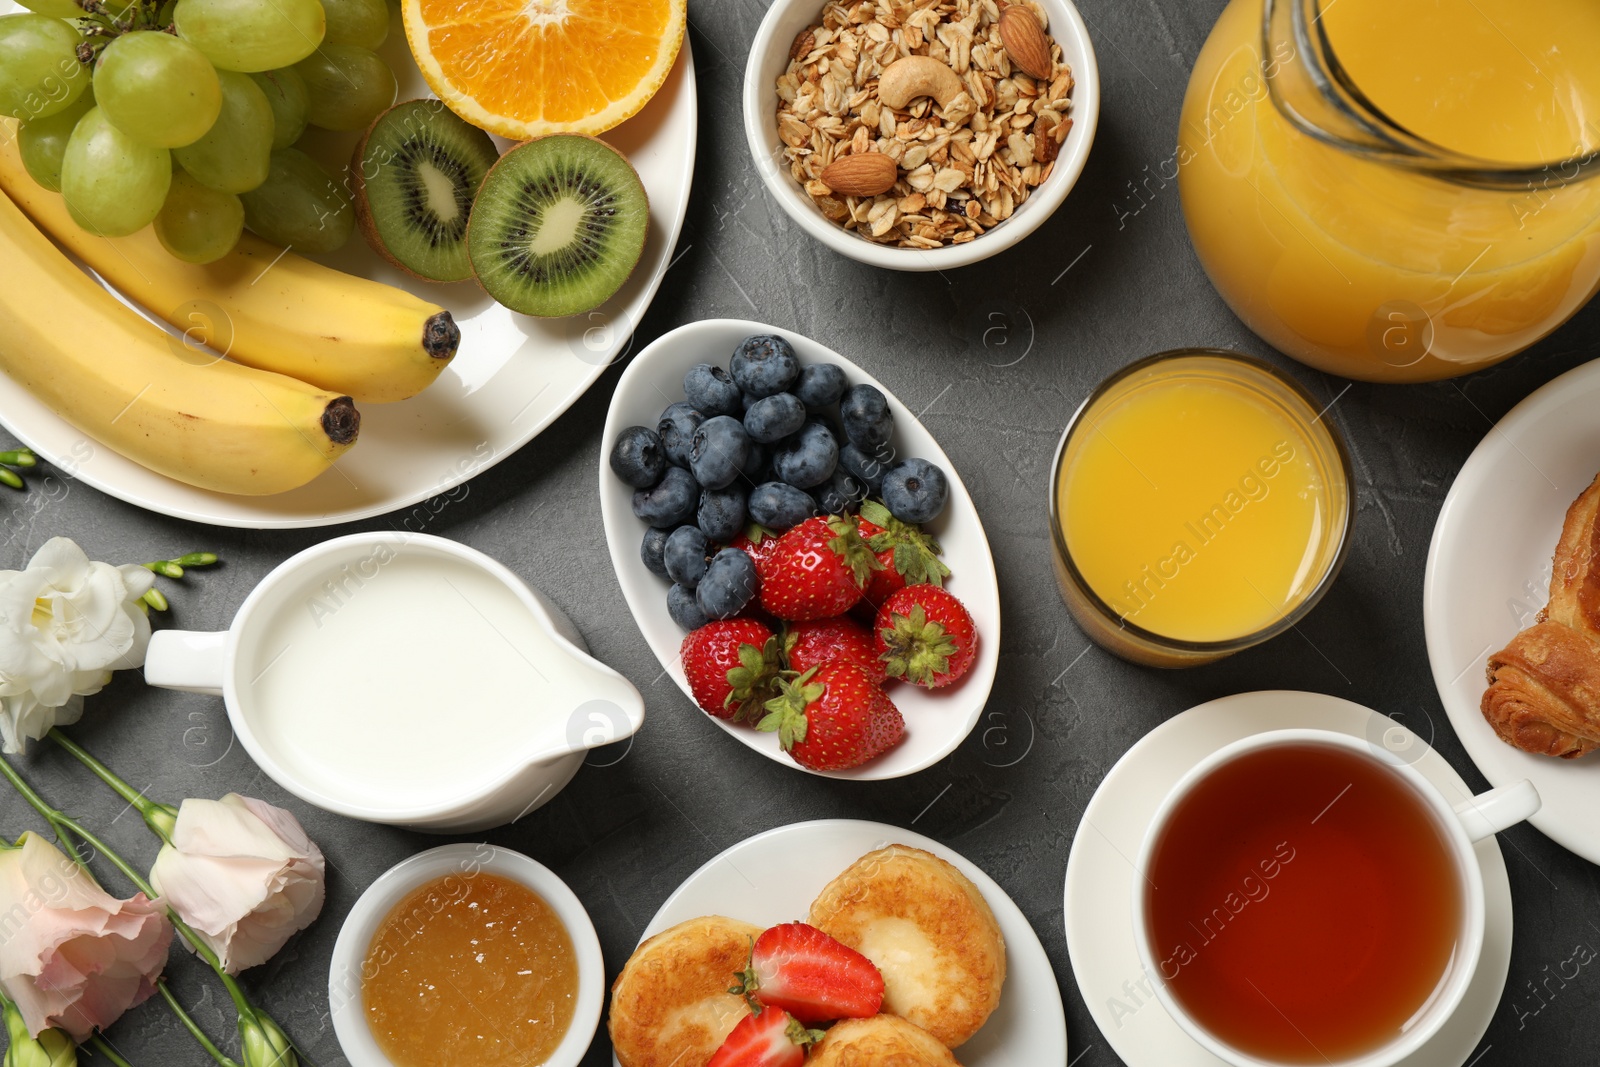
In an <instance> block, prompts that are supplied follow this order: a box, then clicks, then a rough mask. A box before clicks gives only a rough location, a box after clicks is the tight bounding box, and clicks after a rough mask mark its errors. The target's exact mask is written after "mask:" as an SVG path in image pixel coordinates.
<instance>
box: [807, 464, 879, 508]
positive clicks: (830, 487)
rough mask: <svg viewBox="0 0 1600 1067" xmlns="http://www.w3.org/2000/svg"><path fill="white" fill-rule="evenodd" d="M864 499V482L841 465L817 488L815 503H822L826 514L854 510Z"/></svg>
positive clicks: (865, 493) (865, 489) (865, 492)
mask: <svg viewBox="0 0 1600 1067" xmlns="http://www.w3.org/2000/svg"><path fill="white" fill-rule="evenodd" d="M865 499H867V486H866V483H865V482H863V481H862V480H861V479H860V478H857V477H856V476H855V475H853V474H851V473H850V472H849V471H847V470H845V469H844V468H843V467H838V468H835V469H834V472H833V477H832V478H829V479H828V480H827V481H826V482H825V483H823V485H822V487H821V488H820V489H818V490H817V503H819V504H821V505H822V510H823V513H824V514H827V515H844V514H846V513H849V512H854V511H855V510H856V509H857V508H859V507H860V506H861V502H862V501H863V500H865Z"/></svg>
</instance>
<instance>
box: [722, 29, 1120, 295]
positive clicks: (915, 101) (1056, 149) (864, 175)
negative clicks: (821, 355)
mask: <svg viewBox="0 0 1600 1067" xmlns="http://www.w3.org/2000/svg"><path fill="white" fill-rule="evenodd" d="M1008 7H1016V8H1019V9H1022V10H1021V11H1019V12H1018V13H1017V14H1015V15H1011V16H1006V18H1007V22H1008V25H1007V26H1006V32H1005V33H1004V34H1002V29H1001V19H1002V14H1003V13H1004V12H1005V11H1006V10H1007V9H1008ZM1027 14H1031V15H1032V16H1033V19H1032V20H1031V21H1030V20H1028V19H1026V18H1025V17H1019V16H1025V15H1027ZM907 59H910V60H911V61H910V62H905V60H907ZM841 60H842V61H841ZM930 61H932V62H930ZM896 64H898V67H896ZM891 68H895V69H894V70H892V71H891V73H890V74H889V76H888V77H882V75H884V73H885V72H886V71H890V70H891ZM1025 68H1031V69H1033V70H1034V71H1036V72H1038V73H1040V74H1041V75H1042V74H1043V72H1044V71H1045V70H1048V71H1049V75H1048V77H1044V76H1041V77H1037V78H1035V77H1032V76H1030V75H1029V74H1027V73H1025ZM908 97H909V98H908ZM1099 114H1100V74H1099V68H1098V66H1097V65H1096V63H1095V56H1094V46H1093V45H1092V44H1091V43H1090V40H1089V31H1088V28H1087V27H1086V26H1085V25H1084V22H1083V18H1082V16H1080V15H1079V14H1078V10H1077V8H1075V7H1073V5H1072V4H1071V2H1070V0H1015V3H1013V4H1010V5H1008V4H1006V3H1005V0H940V2H938V3H936V4H934V5H932V6H928V5H927V4H926V0H923V2H922V3H918V2H917V0H866V2H864V3H863V2H859V0H858V2H856V3H849V2H846V0H825V2H824V0H773V4H772V6H771V7H770V8H769V9H768V11H767V14H766V17H765V18H764V19H762V21H761V27H760V29H759V30H757V31H756V38H755V41H754V43H753V44H752V45H751V48H750V59H749V62H748V64H747V65H746V67H745V77H744V126H745V136H746V138H747V139H748V140H749V143H750V153H751V155H752V156H753V157H754V159H755V162H756V168H757V169H758V170H759V171H760V172H761V178H762V180H763V181H765V182H766V184H767V188H768V189H770V190H771V191H772V195H773V196H774V197H776V198H777V200H778V203H779V204H781V205H782V206H783V209H784V211H786V212H788V214H789V216H790V218H792V219H794V220H795V222H796V223H798V224H799V225H800V227H801V229H803V230H805V231H806V232H807V233H809V234H811V236H813V237H815V238H816V239H817V240H819V241H821V242H822V243H823V244H825V245H827V246H828V247H830V248H832V249H833V250H834V251H836V252H838V253H840V254H841V255H845V256H849V257H850V258H851V259H855V260H859V261H860V262H862V263H870V264H872V265H874V266H878V267H888V268H891V269H893V270H913V271H927V270H946V269H949V268H951V267H960V266H964V265H966V264H968V263H975V262H977V261H978V260H980V259H986V258H987V257H989V256H992V255H994V254H995V253H997V252H1000V251H1002V250H1003V249H1006V248H1009V247H1011V246H1012V245H1013V244H1015V243H1017V242H1018V241H1020V240H1022V239H1023V238H1024V237H1026V236H1027V235H1028V234H1030V233H1032V232H1033V231H1034V230H1036V229H1038V228H1039V226H1040V225H1041V224H1042V223H1043V222H1044V220H1045V219H1046V218H1048V217H1049V216H1050V214H1051V213H1052V212H1054V211H1055V209H1056V208H1058V207H1060V206H1061V202H1062V201H1063V200H1065V199H1066V197H1067V193H1069V192H1070V191H1071V190H1072V186H1073V184H1074V183H1076V182H1077V180H1078V175H1079V174H1081V173H1082V172H1083V166H1084V163H1085V162H1086V161H1087V160H1088V158H1089V149H1090V147H1091V145H1092V144H1093V143H1094V135H1095V128H1096V126H1097V124H1098V120H1099ZM873 153H877V154H881V155H887V156H889V157H891V158H892V159H893V160H894V163H895V167H894V179H893V185H892V186H891V187H889V188H887V189H884V188H883V186H884V185H885V184H886V183H887V182H888V180H889V178H888V172H889V169H890V168H889V167H888V164H887V162H880V161H876V160H874V161H871V163H872V164H875V165H867V164H863V165H861V166H856V165H853V164H852V165H847V166H845V167H842V168H836V169H834V170H829V173H828V178H829V180H830V181H831V182H832V183H833V184H832V185H830V184H829V183H828V182H825V181H824V180H823V171H824V170H828V168H829V165H830V164H835V163H837V162H838V161H840V160H842V159H846V158H848V157H850V156H855V155H870V154H873ZM880 190H881V191H880ZM852 193H853V194H855V195H851V194H852Z"/></svg>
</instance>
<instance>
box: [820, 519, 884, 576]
mask: <svg viewBox="0 0 1600 1067" xmlns="http://www.w3.org/2000/svg"><path fill="white" fill-rule="evenodd" d="M828 529H829V530H831V531H833V534H834V536H833V539H832V540H830V541H829V542H828V547H829V548H830V549H832V550H833V553H834V555H836V556H838V557H839V558H840V559H841V560H842V561H844V565H845V566H846V567H849V568H850V574H851V577H852V578H853V579H854V580H855V583H856V587H857V588H858V589H865V588H866V587H867V582H869V581H871V580H872V572H873V571H881V570H883V561H882V560H880V559H879V558H878V557H877V556H876V555H875V554H874V553H873V551H872V549H871V548H869V547H868V546H867V543H866V542H865V541H863V540H862V539H861V531H860V530H859V529H858V528H857V527H856V522H855V520H854V519H852V518H850V517H849V516H842V517H836V518H831V519H829V520H828Z"/></svg>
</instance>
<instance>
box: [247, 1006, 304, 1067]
mask: <svg viewBox="0 0 1600 1067" xmlns="http://www.w3.org/2000/svg"><path fill="white" fill-rule="evenodd" d="M239 1039H240V1044H239V1052H240V1057H239V1058H240V1059H241V1060H242V1061H243V1067H300V1060H299V1057H297V1056H296V1055H295V1054H294V1045H293V1044H292V1043H290V1041H289V1037H288V1035H287V1034H285V1033H284V1032H283V1030H282V1029H280V1028H279V1026H278V1024H277V1023H275V1022H273V1021H272V1016H270V1015H268V1014H267V1013H266V1012H264V1011H261V1010H260V1009H259V1008H258V1009H257V1010H256V1011H255V1014H254V1016H247V1015H241V1016H239Z"/></svg>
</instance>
